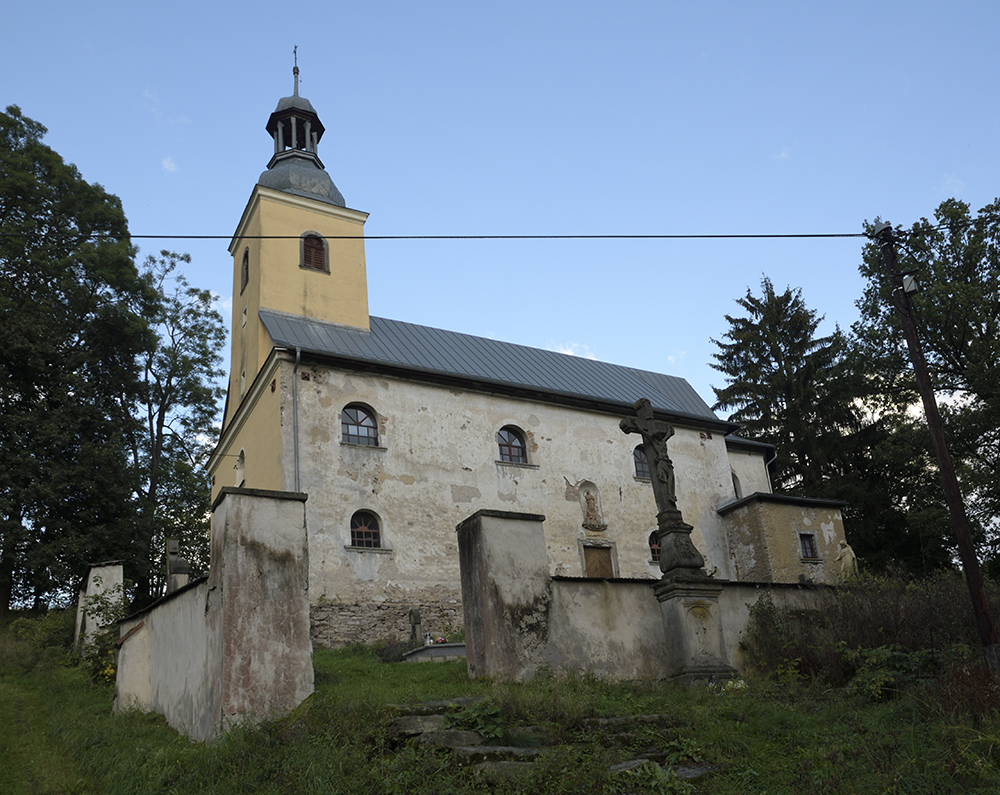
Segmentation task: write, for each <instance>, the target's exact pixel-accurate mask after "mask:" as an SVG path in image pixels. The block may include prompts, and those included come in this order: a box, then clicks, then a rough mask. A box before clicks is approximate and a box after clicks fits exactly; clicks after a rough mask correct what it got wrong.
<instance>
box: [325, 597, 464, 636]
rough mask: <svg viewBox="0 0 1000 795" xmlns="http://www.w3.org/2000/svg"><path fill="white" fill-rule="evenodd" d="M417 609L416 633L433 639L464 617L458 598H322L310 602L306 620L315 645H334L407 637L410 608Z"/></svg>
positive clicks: (457, 626)
mask: <svg viewBox="0 0 1000 795" xmlns="http://www.w3.org/2000/svg"><path fill="white" fill-rule="evenodd" d="M414 607H416V608H418V609H419V610H420V619H421V624H420V637H421V638H423V633H425V632H430V633H431V636H432V637H434V638H435V639H437V638H439V637H444V636H446V635H451V636H454V634H455V633H457V632H460V631H462V628H463V622H464V618H463V615H462V603H461V601H460V600H458V599H449V600H446V601H444V602H416V603H415V602H380V603H377V604H344V603H341V602H330V601H327V600H322V601H320V602H319V603H318V604H314V605H312V608H311V610H310V620H311V624H312V633H311V634H312V642H313V646H315V647H325V648H337V647H338V646H347V645H349V644H352V643H377V642H379V641H384V640H408V639H409V637H410V610H411V609H413V608H414Z"/></svg>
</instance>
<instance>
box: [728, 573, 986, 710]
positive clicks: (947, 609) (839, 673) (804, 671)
mask: <svg viewBox="0 0 1000 795" xmlns="http://www.w3.org/2000/svg"><path fill="white" fill-rule="evenodd" d="M988 591H990V592H992V594H993V600H992V601H993V602H995V601H996V592H997V589H996V586H995V585H994V584H992V583H988ZM817 599H818V602H819V607H818V608H817V609H815V610H810V611H802V610H793V609H789V608H784V607H780V606H778V605H776V604H775V603H774V601H773V599H772V598H771V596H770V594H769V593H768V592H766V591H765V592H764V593H763V594H762V595H761V597H760V598H759V599H758V600H757V603H756V604H754V605H753V606H752V607H751V608H750V621H749V623H748V626H747V630H746V632H745V633H744V637H743V639H742V641H741V643H740V648H741V649H742V650H743V652H744V653H745V654H746V656H747V660H748V662H749V663H750V664H751V665H752V667H754V668H755V669H757V670H758V671H760V672H763V673H765V674H768V675H770V676H779V675H781V676H782V677H784V678H785V679H786V680H788V679H789V678H795V677H797V676H800V677H802V678H805V679H819V680H822V681H824V682H827V683H829V684H833V685H842V684H845V683H846V682H847V681H848V680H850V679H851V678H852V677H857V676H861V681H860V682H858V683H857V685H855V688H856V689H857V690H858V692H864V693H866V694H868V695H869V696H871V697H873V698H879V697H881V696H880V695H877V694H880V693H883V692H885V691H887V690H888V689H891V688H892V687H895V686H902V685H908V684H912V683H913V682H915V681H916V680H918V679H920V678H921V677H924V676H929V675H930V674H931V673H933V670H934V667H933V666H934V665H939V664H940V663H941V660H942V656H941V650H949V653H950V654H951V656H955V654H956V653H957V652H956V651H955V650H957V649H962V648H968V647H971V648H978V647H979V637H978V634H977V632H976V627H975V623H974V621H973V616H972V608H971V605H970V603H969V594H968V590H967V588H966V586H965V582H964V580H963V578H962V576H961V575H960V574H958V573H957V572H953V571H943V572H936V573H934V574H931V575H928V576H927V577H924V578H922V579H913V578H911V577H909V576H908V575H906V574H904V573H902V572H899V571H896V572H889V573H886V574H880V575H862V576H860V577H858V578H855V579H852V580H850V581H849V582H847V583H845V584H844V585H841V586H840V587H838V588H833V589H829V590H826V591H824V592H817ZM959 656H960V655H959Z"/></svg>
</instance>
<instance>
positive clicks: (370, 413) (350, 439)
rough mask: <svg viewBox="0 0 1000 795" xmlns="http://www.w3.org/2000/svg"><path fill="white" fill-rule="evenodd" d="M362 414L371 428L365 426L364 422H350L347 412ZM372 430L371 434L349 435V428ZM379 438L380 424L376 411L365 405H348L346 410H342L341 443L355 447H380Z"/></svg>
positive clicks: (345, 407)
mask: <svg viewBox="0 0 1000 795" xmlns="http://www.w3.org/2000/svg"><path fill="white" fill-rule="evenodd" d="M348 411H354V412H361V413H363V414H364V415H365V416H366V417H367V419H368V421H369V422H371V426H367V425H365V424H364V423H363V422H350V423H349V422H348V419H347V412H348ZM349 427H350V428H359V429H360V428H368V427H370V428H371V433H368V434H361V433H349V432H348V428H349ZM379 442H380V436H379V422H378V412H377V411H375V410H374V409H373V408H371V407H370V406H366V405H365V404H364V403H348V404H347V405H346V406H344V408H342V409H341V410H340V443H341V444H350V445H353V446H355V447H379V446H380V444H379Z"/></svg>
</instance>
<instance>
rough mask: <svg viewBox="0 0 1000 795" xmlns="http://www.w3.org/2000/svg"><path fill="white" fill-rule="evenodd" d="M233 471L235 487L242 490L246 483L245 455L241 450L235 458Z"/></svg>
mask: <svg viewBox="0 0 1000 795" xmlns="http://www.w3.org/2000/svg"><path fill="white" fill-rule="evenodd" d="M233 469H235V470H236V486H237V488H242V487H243V486H245V485H246V482H247V454H246V453H245V452H244V451H243V450H240V454H239V455H238V456H236V466H234V467H233Z"/></svg>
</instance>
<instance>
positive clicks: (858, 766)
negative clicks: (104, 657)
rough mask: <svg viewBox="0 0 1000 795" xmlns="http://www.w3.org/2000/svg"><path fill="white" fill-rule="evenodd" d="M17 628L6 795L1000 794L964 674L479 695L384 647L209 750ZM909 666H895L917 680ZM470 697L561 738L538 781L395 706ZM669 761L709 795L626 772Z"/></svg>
mask: <svg viewBox="0 0 1000 795" xmlns="http://www.w3.org/2000/svg"><path fill="white" fill-rule="evenodd" d="M12 626H13V625H12ZM17 629H18V631H16V632H15V631H12V629H11V628H0V792H2V793H4V794H5V795H7V794H8V793H10V794H11V795H21V793H32V794H34V793H74V794H78V795H86V794H87V793H102V794H104V793H108V794H110V795H117V794H118V793H122V794H125V793H154V792H155V793H220V795H221V794H223V793H253V795H268V794H269V793H313V792H316V793H383V792H384V793H397V792H408V791H417V792H421V793H464V792H484V793H485V792H497V793H517V792H528V793H533V794H534V795H537V794H539V793H574V794H575V793H597V794H599V795H605V794H606V793H618V792H643V793H645V792H657V793H672V792H687V793H691V792H697V793H713V794H714V793H719V794H722V793H733V794H734V795H735V794H736V793H739V795H752V794H753V793H760V794H761V795H763V793H814V792H823V793H835V794H836V793H868V792H894V793H924V792H927V793H936V794H937V793H996V792H998V791H1000V710H998V709H997V708H996V706H997V704H998V703H1000V702H998V701H996V700H990V698H985V699H984V697H983V693H984V692H986V694H987V695H989V693H991V692H993V690H991V688H992V689H995V687H996V686H995V685H993V684H992V683H989V682H988V681H986V682H984V680H983V678H982V676H981V675H980V674H979V673H977V671H976V668H975V665H974V664H973V663H970V662H969V661H968V660H967V659H964V658H955V659H953V660H952V661H951V662H952V667H951V668H950V669H949V670H948V671H942V672H940V673H939V675H938V676H937V677H936V678H927V677H924V678H916V679H911V680H906V682H905V686H904V685H898V684H891V685H890V686H886V687H882V686H881V685H880V687H879V688H878V689H877V690H875V689H873V688H871V687H854V688H852V687H851V686H850V684H848V686H837V687H831V686H829V685H828V684H823V683H822V682H821V681H819V680H816V681H812V682H810V681H807V680H805V679H804V678H803V677H802V676H801V675H799V674H797V673H796V671H795V669H794V666H783V667H781V668H780V669H779V670H777V671H776V673H775V674H773V675H771V676H768V677H760V678H755V679H748V680H747V681H746V686H744V687H728V688H707V687H699V688H691V689H688V688H682V687H677V686H674V685H671V684H670V683H625V684H609V683H606V682H602V681H599V680H595V679H564V678H558V677H554V676H550V675H546V674H545V673H542V674H541V675H539V676H537V677H536V678H535V679H534V680H533V681H532V682H530V683H528V684H523V685H515V684H502V683H494V682H490V681H488V680H469V679H468V678H467V676H466V670H465V665H464V663H461V662H450V663H430V664H421V665H413V664H409V663H384V662H382V661H381V660H380V659H379V657H378V655H377V654H376V652H375V650H373V649H369V648H351V649H344V650H340V651H331V650H326V649H321V650H318V651H317V652H316V654H315V657H314V665H315V670H316V693H315V694H314V695H313V696H311V697H310V698H309V699H308V700H307V701H306V702H305V703H304V704H302V705H301V706H300V707H299V708H298V709H296V710H295V711H294V712H292V713H291V714H290V715H288V716H286V717H284V718H282V719H281V720H278V721H275V722H272V723H269V724H265V725H263V726H257V727H241V728H238V729H236V730H234V731H232V732H230V733H229V734H227V735H226V736H225V737H223V738H222V739H220V740H219V741H218V742H215V743H212V744H198V743H192V742H189V741H188V740H187V739H186V738H184V737H181V736H180V735H178V734H177V733H176V732H174V731H173V730H172V729H170V728H169V727H168V726H166V724H165V722H164V721H163V719H162V718H160V717H158V716H156V715H150V714H143V713H138V712H134V713H129V714H125V715H117V716H115V715H112V714H111V702H112V696H113V691H112V689H111V688H110V687H108V686H104V685H92V684H91V683H90V681H89V680H88V678H87V675H86V673H85V671H84V670H83V669H82V668H79V667H75V666H67V665H65V664H64V662H65V655H64V654H63V653H62V652H60V651H59V650H58V648H53V647H51V646H48V647H46V646H45V644H47V643H52V642H60V641H58V633H57V632H55V631H47V632H45V633H35V634H34V635H32V633H31V632H30V631H29V630H30V629H31V627H26V626H24V625H22V626H21V627H19V628H17ZM49 629H50V630H51V629H52V628H51V627H49ZM898 656H899V655H898V654H894V655H891V656H889V657H885V658H884V659H886V660H888V662H887V663H885V664H886V665H890V664H891V665H892V666H898V664H899V660H898V659H897V658H898ZM871 659H872V660H874V661H875V663H878V664H882V663H881V662H880V661H882V660H883V657H881V656H878V655H874V656H872V658H871ZM873 664H874V663H873ZM863 670H864V669H863ZM892 670H896V669H895V668H892ZM858 676H860V674H858V675H857V676H856V677H855V680H852V681H857V679H858ZM879 681H880V682H882V681H883V679H879ZM464 696H478V697H479V698H480V699H481V700H479V701H477V702H474V703H473V704H472V705H471V706H467V707H465V708H464V711H461V712H459V713H458V714H457V715H456V716H455V723H456V724H457V725H466V726H480V727H486V728H488V729H489V730H490V732H491V733H493V734H495V735H496V736H501V737H503V738H504V739H505V740H510V741H513V742H515V743H517V742H522V741H523V743H524V744H525V745H528V744H532V741H530V740H528V739H526V738H529V737H533V738H534V740H533V742H534V744H537V738H538V736H539V735H538V732H534V733H531V732H523V731H519V729H523V728H524V727H527V726H536V727H542V734H543V735H544V736H546V737H547V738H548V740H547V742H546V743H545V744H544V745H542V746H540V747H541V751H542V753H541V755H540V756H539V757H538V759H537V761H536V762H535V763H534V765H533V767H532V769H531V770H530V772H527V773H525V774H524V775H523V776H522V778H520V779H517V780H514V781H507V780H504V779H496V778H492V777H490V776H488V775H485V774H479V773H476V772H475V771H474V770H472V769H471V768H470V767H463V766H461V765H460V764H459V763H458V762H457V761H456V760H455V758H454V756H452V755H451V754H450V753H448V752H445V751H439V750H434V749H430V748H425V747H421V746H417V745H414V744H407V743H402V742H398V741H396V740H394V739H393V738H392V736H391V735H390V732H389V721H390V719H391V718H392V716H393V715H394V711H393V709H392V707H391V706H390V705H391V704H396V703H405V702H413V701H432V700H449V699H456V698H460V697H464ZM648 714H659V715H663V716H665V717H664V719H663V720H661V721H659V722H658V723H644V724H634V725H631V726H628V727H625V728H623V727H622V726H620V725H617V724H613V723H603V724H602V723H599V722H598V723H595V722H594V721H593V719H594V718H600V717H621V716H635V715H648ZM650 751H656V752H659V753H660V755H661V758H664V759H666V760H668V761H669V762H670V763H672V764H695V763H698V764H704V765H710V766H712V768H713V772H712V774H711V775H709V776H708V777H706V778H704V779H702V780H699V781H698V782H697V783H695V784H690V783H687V782H684V781H680V780H678V779H676V778H673V777H672V776H671V775H670V774H669V773H666V772H665V771H664V770H663V769H662V768H660V767H658V766H653V765H646V766H644V767H640V768H637V769H635V770H633V771H628V772H621V773H612V772H611V770H610V768H611V766H612V765H614V764H616V763H619V762H622V761H626V760H630V759H634V758H636V757H637V756H638V755H639V754H641V753H644V752H650Z"/></svg>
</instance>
